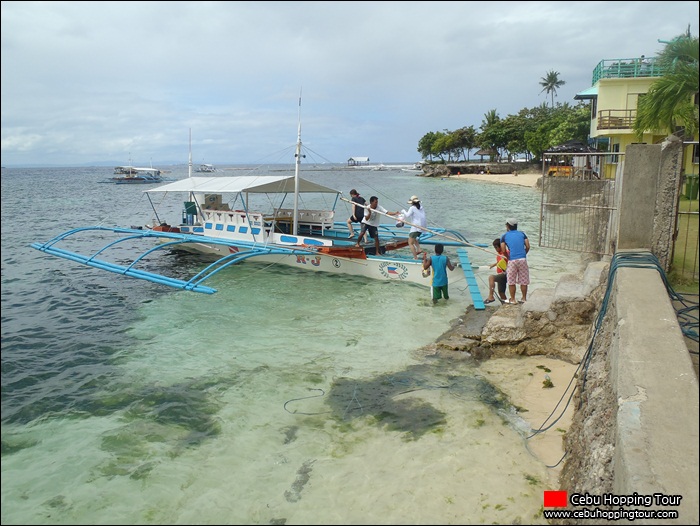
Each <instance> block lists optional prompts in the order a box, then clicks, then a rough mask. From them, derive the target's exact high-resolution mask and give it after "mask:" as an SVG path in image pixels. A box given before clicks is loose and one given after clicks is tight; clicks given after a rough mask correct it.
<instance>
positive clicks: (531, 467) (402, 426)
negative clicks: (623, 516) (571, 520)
mask: <svg viewBox="0 0 700 526" xmlns="http://www.w3.org/2000/svg"><path fill="white" fill-rule="evenodd" d="M231 173H236V172H229V173H226V174H225V175H230V174H231ZM110 175H111V169H110V168H104V167H100V168H60V169H57V168H41V169H6V168H3V171H2V523H3V524H106V523H110V524H116V523H131V524H164V523H173V524H174V523H181V524H192V523H197V524H220V523H230V524H284V523H288V524H293V523H294V524H332V523H333V524H343V523H357V524H360V523H365V524H390V523H393V524H395V523H441V524H445V523H449V524H452V523H476V522H493V521H500V522H499V523H511V522H512V521H513V520H515V519H516V518H517V517H520V519H521V520H522V522H523V523H528V522H533V521H539V522H542V523H544V520H543V519H541V517H540V518H537V512H538V510H539V508H540V506H541V498H542V489H547V488H545V487H544V486H543V482H544V481H545V480H546V479H547V469H546V467H545V466H544V465H543V464H542V463H541V462H540V461H538V460H537V459H535V458H533V457H532V456H531V455H529V454H528V453H527V451H526V448H525V447H524V445H523V432H522V430H521V429H520V428H519V423H518V419H517V418H515V417H513V408H512V407H511V406H510V404H509V402H508V400H507V399H505V397H504V396H503V395H501V394H500V393H499V392H498V391H497V390H496V389H494V388H493V387H492V386H491V385H490V384H488V383H487V382H486V381H484V380H483V378H481V376H480V375H479V374H478V368H477V367H475V365H474V364H473V363H470V362H469V361H466V360H465V361H457V362H450V363H442V362H441V361H439V360H436V359H434V358H433V359H426V358H425V357H422V356H420V355H419V353H416V352H415V350H416V349H418V348H419V347H421V346H423V345H426V344H428V343H430V342H432V341H434V340H435V339H436V338H437V337H438V336H439V335H440V334H442V333H443V332H445V331H446V330H447V329H448V328H449V326H450V321H451V320H453V319H454V318H457V317H458V316H460V315H462V314H463V313H464V309H465V306H466V305H467V304H468V303H469V301H468V297H467V292H466V290H465V287H464V284H463V282H460V281H459V280H458V279H456V277H455V280H454V281H453V286H452V287H451V288H450V292H451V299H450V301H449V302H448V303H443V304H439V305H437V306H433V305H432V303H431V302H430V298H429V292H428V289H424V288H420V287H415V286H405V285H401V284H398V283H381V282H375V281H370V280H363V279H358V278H349V277H343V276H326V275H316V274H308V273H303V272H299V271H295V270H294V269H290V268H288V267H283V268H275V267H262V266H260V265H256V264H246V263H244V264H242V265H238V266H236V267H231V268H229V269H227V270H226V271H223V272H220V273H219V274H217V275H216V276H214V277H213V278H212V279H211V280H210V281H209V282H208V283H207V284H208V285H210V286H213V287H215V288H216V289H218V290H219V292H218V293H217V294H214V295H211V296H210V295H203V294H195V293H188V292H180V291H175V290H172V289H169V288H166V287H161V286H158V285H155V284H151V283H147V282H144V281H140V280H134V279H129V278H123V277H118V276H116V275H114V274H110V273H106V272H102V271H98V270H95V269H90V268H87V267H85V266H82V265H78V264H77V263H72V262H69V261H66V260H62V259H56V258H51V257H48V256H45V255H44V254H42V253H40V252H38V251H36V250H34V249H32V248H30V246H29V245H30V243H32V242H36V241H46V240H48V239H50V238H51V237H53V236H54V235H56V234H58V233H60V232H62V231H64V230H68V229H70V228H74V227H79V226H88V225H95V224H103V225H119V226H130V225H135V224H144V223H146V222H149V221H150V218H151V215H152V212H151V211H150V209H149V206H148V203H147V200H146V199H145V197H144V196H143V190H144V189H145V188H147V187H145V186H140V185H134V186H129V185H113V184H100V183H101V181H103V180H105V179H106V178H107V177H109V176H110ZM184 176H186V168H185V167H179V168H175V169H174V170H173V173H172V174H170V177H172V178H176V179H179V178H181V177H184ZM303 176H304V177H306V178H309V179H313V180H316V181H318V182H321V183H322V184H325V185H328V186H332V187H336V188H339V189H342V190H344V191H345V192H347V191H349V189H350V188H357V189H358V190H359V191H360V193H361V194H362V195H363V196H365V198H369V196H370V195H378V196H379V197H380V203H381V204H382V205H383V206H385V207H386V208H388V209H389V210H396V209H401V208H405V207H406V204H404V203H405V201H406V199H407V198H408V197H409V196H411V195H414V194H415V195H418V196H420V197H421V199H422V200H423V203H424V205H425V207H426V210H427V214H428V218H429V226H434V227H439V226H445V227H453V228H455V229H457V230H459V231H461V232H462V233H464V234H465V235H466V236H467V238H468V239H470V240H471V241H474V242H481V243H487V244H490V242H491V241H492V240H493V238H494V237H496V236H497V235H500V234H501V233H502V231H503V224H504V222H505V218H506V217H509V216H516V217H518V218H519V220H520V228H521V229H522V230H524V231H525V232H526V233H527V234H528V235H529V237H530V238H531V242H532V246H533V249H532V251H531V253H530V256H529V258H528V259H529V260H530V266H531V277H532V281H533V283H532V286H531V289H536V288H539V287H552V286H553V285H554V284H555V283H556V281H557V280H558V278H559V276H560V275H561V274H562V273H563V272H565V271H571V270H572V269H571V262H568V261H567V260H568V256H567V255H566V254H563V253H561V252H556V251H548V250H545V249H542V248H539V247H538V246H537V237H538V236H537V229H538V223H537V220H538V217H539V205H540V195H539V192H538V191H537V190H536V189H531V188H524V187H518V186H510V185H498V184H490V183H480V182H470V181H464V180H461V181H457V180H445V181H441V180H438V179H427V178H421V177H415V176H414V175H413V174H410V173H407V172H401V171H399V170H393V171H387V172H370V171H366V170H352V169H343V168H342V167H338V168H336V169H333V170H331V169H323V170H320V169H319V170H313V169H306V170H305V171H304V172H303ZM178 209H179V203H177V206H176V207H174V208H173V209H172V213H173V216H172V218H171V222H172V221H174V220H175V219H176V218H177V217H178V215H179V212H178ZM340 214H341V218H342V216H343V215H344V214H345V212H340ZM348 215H349V211H348ZM470 257H471V259H472V263H474V264H475V265H486V264H490V263H491V262H492V259H493V257H492V255H490V254H489V253H487V252H486V251H479V250H474V249H470ZM152 264H153V265H155V266H156V270H158V269H160V270H162V271H163V272H167V273H169V274H172V273H173V272H181V274H182V276H189V275H191V274H192V273H193V272H195V271H196V270H198V269H201V268H203V263H202V262H201V261H199V260H198V259H197V258H195V257H192V256H181V255H163V256H162V257H161V258H160V259H159V260H156V261H153V262H152ZM175 265H177V267H178V268H180V269H181V270H175V269H176V267H175ZM479 279H480V285H481V289H482V294H485V293H486V292H487V286H486V282H485V279H486V275H483V276H480V277H479ZM533 481H540V484H536V483H533Z"/></svg>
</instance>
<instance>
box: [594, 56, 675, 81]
mask: <svg viewBox="0 0 700 526" xmlns="http://www.w3.org/2000/svg"><path fill="white" fill-rule="evenodd" d="M663 73H664V72H663V70H662V68H661V67H660V66H659V64H658V61H657V59H656V58H646V57H640V58H616V59H611V60H601V61H600V62H599V63H598V65H597V66H596V67H595V69H594V70H593V82H592V83H591V85H595V83H596V82H598V81H599V80H600V79H629V78H639V77H661V76H662V75H663Z"/></svg>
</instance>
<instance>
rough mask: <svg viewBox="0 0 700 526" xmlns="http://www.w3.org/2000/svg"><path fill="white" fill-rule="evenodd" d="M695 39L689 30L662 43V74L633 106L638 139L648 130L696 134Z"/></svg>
mask: <svg viewBox="0 0 700 526" xmlns="http://www.w3.org/2000/svg"><path fill="white" fill-rule="evenodd" d="M699 53H700V44H698V37H693V36H692V35H691V34H690V27H688V30H687V31H686V32H685V33H684V34H682V35H679V36H677V37H676V38H674V39H673V40H671V41H670V42H667V43H666V47H665V48H664V49H663V50H662V51H661V52H660V53H659V57H658V60H657V63H658V64H659V66H660V67H661V71H663V72H664V75H663V76H662V77H659V78H658V79H657V80H656V81H654V83H653V84H652V85H651V87H650V88H649V91H648V92H647V94H646V95H644V96H643V97H640V99H639V102H638V104H637V117H636V119H635V121H634V131H635V133H636V135H637V138H638V139H640V140H641V138H642V134H643V133H644V132H645V131H648V130H659V131H664V132H668V133H673V132H674V131H675V130H676V127H677V126H682V127H683V128H684V131H685V134H686V136H688V137H693V136H694V135H695V134H696V133H697V131H698V100H697V96H698V74H699V70H698V54H699Z"/></svg>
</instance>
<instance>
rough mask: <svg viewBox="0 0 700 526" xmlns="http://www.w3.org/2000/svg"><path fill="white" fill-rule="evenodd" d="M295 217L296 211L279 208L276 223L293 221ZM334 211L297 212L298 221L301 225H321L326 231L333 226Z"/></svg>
mask: <svg viewBox="0 0 700 526" xmlns="http://www.w3.org/2000/svg"><path fill="white" fill-rule="evenodd" d="M293 216H294V210H292V209H291V208H279V209H278V210H277V212H276V213H275V217H274V219H275V220H276V221H278V222H279V221H291V220H292V217H293ZM334 216H335V212H334V211H333V210H297V219H298V221H299V223H300V224H307V225H320V226H321V228H323V229H326V228H330V227H332V226H333V217H334Z"/></svg>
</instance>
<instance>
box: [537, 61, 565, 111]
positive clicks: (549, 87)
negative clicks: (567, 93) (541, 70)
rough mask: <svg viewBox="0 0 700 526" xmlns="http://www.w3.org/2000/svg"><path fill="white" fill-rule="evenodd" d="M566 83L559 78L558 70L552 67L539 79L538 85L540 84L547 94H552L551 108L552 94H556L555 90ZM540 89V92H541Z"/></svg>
mask: <svg viewBox="0 0 700 526" xmlns="http://www.w3.org/2000/svg"><path fill="white" fill-rule="evenodd" d="M564 84H566V81H565V80H560V79H559V72H558V71H554V70H553V69H552V70H550V71H548V72H547V73H546V74H545V76H544V77H542V78H541V79H540V86H542V91H545V92H547V95H549V94H550V93H551V94H552V108H553V107H554V96H555V95H556V94H557V90H558V89H559V88H561V87H562V86H563V85H564ZM542 91H540V93H542Z"/></svg>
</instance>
